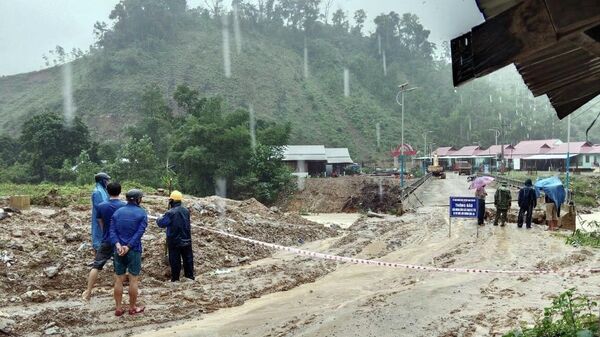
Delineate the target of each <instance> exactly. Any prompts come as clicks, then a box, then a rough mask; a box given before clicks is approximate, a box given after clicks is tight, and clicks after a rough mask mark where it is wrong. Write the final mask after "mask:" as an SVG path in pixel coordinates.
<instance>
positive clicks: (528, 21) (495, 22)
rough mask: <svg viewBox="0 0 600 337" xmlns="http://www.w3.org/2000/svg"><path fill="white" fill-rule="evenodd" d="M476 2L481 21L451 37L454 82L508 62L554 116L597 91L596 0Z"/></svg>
mask: <svg viewBox="0 0 600 337" xmlns="http://www.w3.org/2000/svg"><path fill="white" fill-rule="evenodd" d="M476 1H477V4H478V6H479V8H480V10H481V11H482V13H483V14H484V16H485V17H486V20H487V21H486V22H484V23H482V24H480V25H478V26H475V27H473V28H472V30H471V31H470V32H468V33H466V34H464V35H462V36H459V37H457V38H454V39H453V40H452V41H451V49H452V74H453V80H454V85H455V86H459V85H461V84H463V83H465V82H467V81H469V80H471V79H473V78H477V77H482V76H484V75H486V74H489V73H491V72H494V71H496V70H498V69H500V68H503V67H504V66H507V65H509V64H511V63H514V64H515V65H516V67H517V70H518V71H519V73H521V76H522V77H523V80H524V81H525V83H526V84H527V86H528V87H529V89H530V90H531V92H532V93H533V95H534V96H536V97H537V96H541V95H547V96H548V98H549V99H550V103H551V104H552V106H553V107H554V109H555V110H556V113H557V115H558V117H559V118H560V119H562V118H564V117H566V116H568V115H569V114H570V113H572V112H573V111H575V110H577V109H578V108H579V107H581V106H583V105H584V104H586V103H587V102H589V101H590V100H592V99H593V98H595V97H596V96H597V95H599V94H600V1H598V0H476Z"/></svg>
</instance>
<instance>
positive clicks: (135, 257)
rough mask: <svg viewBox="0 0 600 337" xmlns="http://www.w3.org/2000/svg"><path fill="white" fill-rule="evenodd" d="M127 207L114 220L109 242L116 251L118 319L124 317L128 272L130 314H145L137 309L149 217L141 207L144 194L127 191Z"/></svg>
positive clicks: (122, 208) (116, 214)
mask: <svg viewBox="0 0 600 337" xmlns="http://www.w3.org/2000/svg"><path fill="white" fill-rule="evenodd" d="M125 197H126V198H127V205H125V206H124V207H121V208H119V209H118V210H117V211H116V212H115V213H114V214H113V216H112V220H111V221H112V222H111V226H110V241H111V243H112V244H113V246H114V248H115V254H114V268H115V274H116V278H115V287H114V297H115V302H116V309H115V315H116V316H121V315H123V314H124V313H125V310H124V309H123V306H122V300H123V281H124V280H125V273H126V272H129V314H130V315H136V314H139V313H142V312H144V307H138V306H137V295H138V283H139V275H140V273H141V271H142V236H143V235H144V232H145V231H146V227H147V226H148V215H147V214H146V211H145V210H144V209H143V208H142V207H140V203H141V202H142V197H143V193H142V191H140V190H138V189H132V190H129V191H127V194H126V195H125Z"/></svg>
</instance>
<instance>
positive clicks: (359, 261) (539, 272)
mask: <svg viewBox="0 0 600 337" xmlns="http://www.w3.org/2000/svg"><path fill="white" fill-rule="evenodd" d="M198 227H199V228H200V229H203V230H205V231H208V232H211V233H215V234H219V235H223V236H228V237H230V238H234V239H237V240H241V241H245V242H250V243H254V244H257V245H261V246H264V247H268V248H273V249H277V250H283V251H286V252H291V253H294V254H298V255H304V256H309V257H314V258H317V259H325V260H332V261H341V262H350V263H355V264H365V265H372V266H381V267H391V268H403V269H413V270H423V271H429V272H449V273H473V274H513V275H524V274H534V275H564V274H579V275H581V274H591V273H598V272H600V268H580V269H572V270H498V269H476V268H441V267H432V266H419V265H412V264H404V263H398V262H386V261H377V260H365V259H357V258H353V257H347V256H338V255H331V254H324V253H316V252H311V251H308V250H303V249H298V248H293V247H286V246H281V245H277V244H273V243H268V242H263V241H258V240H254V239H249V238H245V237H243V236H239V235H235V234H230V233H227V232H223V231H220V230H217V229H212V228H208V227H203V226H198Z"/></svg>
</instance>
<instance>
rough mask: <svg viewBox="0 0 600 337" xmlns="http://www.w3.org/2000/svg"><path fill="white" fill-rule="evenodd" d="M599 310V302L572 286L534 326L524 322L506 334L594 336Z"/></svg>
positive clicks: (511, 336) (512, 336)
mask: <svg viewBox="0 0 600 337" xmlns="http://www.w3.org/2000/svg"><path fill="white" fill-rule="evenodd" d="M597 311H598V304H597V303H596V302H593V301H591V300H590V299H589V298H588V297H586V296H583V295H577V294H576V293H575V289H574V288H572V289H569V290H567V291H565V292H564V293H562V294H560V295H559V296H557V297H556V298H554V300H552V305H551V306H550V307H547V308H545V309H544V316H543V317H542V318H541V319H538V320H537V321H536V323H535V325H534V326H533V327H525V326H521V327H520V328H517V329H515V330H513V331H511V332H509V333H507V334H505V335H504V336H503V337H593V336H596V333H597V332H598V316H597V315H596V314H594V313H595V312H597Z"/></svg>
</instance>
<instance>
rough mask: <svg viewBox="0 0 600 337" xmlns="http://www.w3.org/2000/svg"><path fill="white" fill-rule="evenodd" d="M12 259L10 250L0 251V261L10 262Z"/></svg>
mask: <svg viewBox="0 0 600 337" xmlns="http://www.w3.org/2000/svg"><path fill="white" fill-rule="evenodd" d="M13 260H14V255H13V254H12V253H11V252H7V251H5V250H3V251H2V253H0V261H2V262H3V263H8V262H12V261H13Z"/></svg>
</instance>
